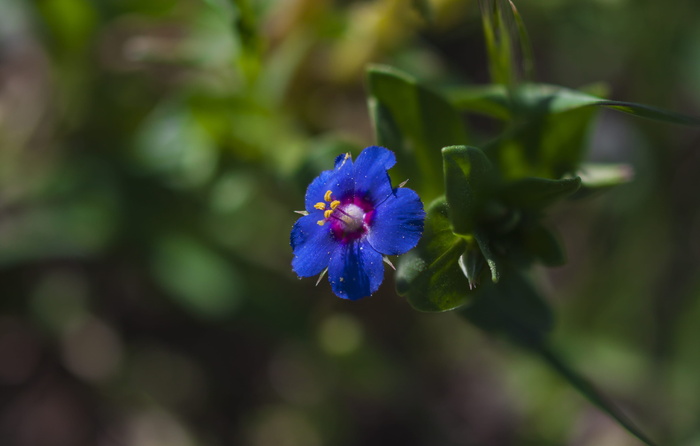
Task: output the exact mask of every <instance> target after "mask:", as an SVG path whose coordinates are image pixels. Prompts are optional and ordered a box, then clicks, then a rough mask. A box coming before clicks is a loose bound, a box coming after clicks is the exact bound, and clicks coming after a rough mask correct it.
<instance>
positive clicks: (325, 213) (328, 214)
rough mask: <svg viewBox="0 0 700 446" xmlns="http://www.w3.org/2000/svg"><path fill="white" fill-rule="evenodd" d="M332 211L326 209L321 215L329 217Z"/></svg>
mask: <svg viewBox="0 0 700 446" xmlns="http://www.w3.org/2000/svg"><path fill="white" fill-rule="evenodd" d="M332 213H333V211H332V210H331V209H328V210H327V211H326V212H324V213H323V216H324V217H326V218H331V214H332Z"/></svg>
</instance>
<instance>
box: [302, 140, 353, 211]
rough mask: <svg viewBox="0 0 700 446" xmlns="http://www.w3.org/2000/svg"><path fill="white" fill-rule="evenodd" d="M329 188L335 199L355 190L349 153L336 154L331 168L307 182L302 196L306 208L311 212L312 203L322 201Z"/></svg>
mask: <svg viewBox="0 0 700 446" xmlns="http://www.w3.org/2000/svg"><path fill="white" fill-rule="evenodd" d="M329 190H330V191H332V192H333V196H334V197H336V199H339V198H340V197H341V196H343V197H345V196H347V195H349V194H352V193H353V191H354V190H355V182H354V169H353V163H352V158H351V157H350V156H349V154H343V155H340V156H338V157H337V158H336V161H335V168H334V169H333V170H324V171H323V172H321V175H319V176H317V177H316V178H314V180H313V181H312V182H311V184H309V187H307V188H306V196H305V198H304V204H305V206H306V210H307V211H308V212H313V211H314V210H315V209H314V205H315V204H316V203H322V202H324V196H325V195H326V191H329Z"/></svg>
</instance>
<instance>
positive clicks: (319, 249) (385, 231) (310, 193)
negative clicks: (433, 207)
mask: <svg viewBox="0 0 700 446" xmlns="http://www.w3.org/2000/svg"><path fill="white" fill-rule="evenodd" d="M394 164H396V157H395V156H394V153H393V152H391V151H390V150H388V149H385V148H384V147H377V146H372V147H367V148H366V149H365V150H363V151H362V153H360V156H358V157H357V161H355V162H354V163H353V161H352V158H351V156H350V154H349V153H348V154H343V155H340V156H338V158H336V160H335V168H334V169H333V170H326V171H324V172H322V173H321V175H319V176H318V177H316V179H314V180H313V181H312V182H311V184H310V185H309V187H308V189H307V190H306V199H305V201H306V203H305V207H306V212H304V213H305V214H306V213H308V214H307V215H304V216H303V217H301V218H300V219H299V220H297V222H296V223H295V224H294V227H293V228H292V233H291V237H290V239H291V245H292V250H293V251H294V259H293V260H292V268H293V269H294V271H295V272H296V273H297V274H298V275H299V276H300V277H311V276H315V275H317V274H321V273H323V272H325V270H326V268H327V269H328V279H329V280H330V283H331V287H332V288H333V292H334V293H335V294H336V295H338V297H341V298H343V299H351V300H356V299H360V298H361V297H365V296H369V295H371V294H372V293H374V292H375V291H377V289H378V288H379V285H380V284H381V283H382V279H383V278H384V264H383V260H384V258H383V257H384V256H385V255H398V254H403V253H405V252H406V251H408V250H410V249H411V248H413V247H414V246H416V244H417V243H418V240H419V239H420V237H421V234H422V232H423V220H424V219H425V211H424V210H423V203H421V201H420V198H419V197H418V194H416V193H415V192H414V191H412V190H410V189H406V188H403V187H399V188H392V187H391V180H390V179H389V174H388V173H387V170H388V169H390V168H391V167H392V166H393V165H394Z"/></svg>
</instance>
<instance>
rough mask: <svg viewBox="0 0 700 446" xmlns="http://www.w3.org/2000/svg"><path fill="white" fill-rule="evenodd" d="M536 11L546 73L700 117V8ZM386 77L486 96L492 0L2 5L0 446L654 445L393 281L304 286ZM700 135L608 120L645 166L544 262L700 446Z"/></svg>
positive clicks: (581, 359)
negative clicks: (485, 32) (478, 89)
mask: <svg viewBox="0 0 700 446" xmlns="http://www.w3.org/2000/svg"><path fill="white" fill-rule="evenodd" d="M425 4H428V5H429V6H430V7H431V9H432V20H429V21H428V20H426V18H425V16H423V15H421V14H419V12H418V10H419V9H420V6H421V5H425ZM517 5H518V7H519V9H520V12H521V14H522V16H523V18H524V20H525V23H526V25H527V26H528V29H529V32H530V35H531V39H532V43H533V47H534V54H535V59H536V73H537V80H538V81H542V82H548V83H554V84H560V85H564V86H567V87H573V88H577V87H580V86H583V85H589V84H592V83H596V82H599V81H602V82H604V83H606V84H607V85H608V87H609V91H610V97H612V98H614V99H618V100H628V101H634V102H641V103H647V104H649V105H654V106H658V107H665V108H668V109H672V110H676V111H679V112H683V113H687V114H692V115H695V116H700V5H699V4H698V3H697V1H696V0H676V1H674V2H673V4H672V5H670V4H667V3H664V2H659V1H654V0H636V1H632V0H583V1H577V2H571V1H565V0H539V1H537V2H534V1H521V2H519V3H517ZM370 62H382V63H388V64H391V65H394V66H396V67H399V68H401V69H403V70H406V71H408V72H410V73H412V74H414V75H416V76H417V77H419V78H421V79H424V80H427V81H429V82H431V83H432V84H433V85H435V86H445V85H451V84H455V83H458V82H459V83H484V82H488V72H487V71H488V70H487V63H486V58H485V51H484V47H483V36H482V30H481V23H480V17H479V7H478V4H477V3H476V1H469V0H430V1H426V2H419V1H414V2H411V1H408V0H365V1H347V0H346V1H343V0H236V1H233V0H0V294H1V296H2V297H1V298H0V443H1V444H3V445H8V446H15V445H17V446H20V445H21V446H34V445H37V446H82V445H100V446H111V445H115V446H118V445H125V446H127V445H128V446H194V445H207V446H208V445H212V446H219V445H251V446H297V445H298V446H322V445H334V446H335V445H338V446H343V445H386V444H401V445H406V446H411V445H480V446H482V445H483V446H489V445H494V446H496V445H538V446H542V445H561V444H567V445H581V446H583V445H596V446H605V445H617V446H620V445H623V446H624V445H636V444H639V443H638V442H637V441H636V440H634V439H633V438H632V437H631V436H629V435H628V434H627V433H626V432H624V431H623V430H621V428H619V427H617V425H615V424H614V423H613V422H611V421H609V420H608V419H607V418H606V416H604V415H602V414H601V413H600V412H599V411H598V410H597V409H595V408H593V407H592V406H591V405H590V404H589V403H588V402H586V401H585V400H584V399H583V398H582V397H581V396H579V395H578V394H577V393H576V392H575V391H574V390H573V389H571V388H570V387H569V386H568V385H567V384H566V383H564V382H563V381H561V380H560V379H559V378H558V377H557V376H555V375H554V374H553V373H552V372H550V371H549V370H548V369H546V368H545V367H544V366H543V365H542V364H540V363H538V362H537V361H536V360H535V359H532V358H530V357H528V356H526V355H525V354H524V353H522V352H521V351H519V350H517V349H515V348H513V347H511V346H509V345H506V344H504V343H502V342H499V341H498V340H494V339H489V338H487V337H485V336H484V335H483V334H482V333H480V332H478V331H477V330H476V329H474V328H473V327H470V326H468V325H466V324H465V323H464V322H463V321H462V320H460V319H459V318H458V317H457V316H456V315H453V314H421V313H417V312H415V311H413V310H412V309H411V308H410V306H409V305H408V304H407V303H406V302H405V301H404V300H403V299H402V298H400V297H398V296H397V295H396V293H395V292H394V289H393V277H392V275H391V274H387V277H386V278H385V283H384V284H383V285H382V288H381V289H380V292H379V293H377V294H376V295H375V296H373V297H371V298H367V299H363V300H361V301H357V302H348V301H343V300H341V299H338V298H337V297H335V296H334V295H333V294H332V292H331V290H330V286H329V285H328V283H327V282H326V281H322V282H321V284H319V285H318V286H314V284H315V279H305V280H298V279H297V277H296V276H295V275H294V274H293V272H292V271H291V268H290V261H291V257H292V255H291V249H290V247H289V231H290V229H291V226H292V224H293V222H294V221H295V219H296V217H297V216H296V215H295V214H294V213H293V212H292V211H293V210H296V209H300V208H302V207H303V194H304V191H305V188H306V185H307V184H308V183H309V182H310V180H311V179H313V178H314V177H315V176H316V175H318V173H319V172H320V171H321V170H324V169H329V168H330V167H331V165H332V160H333V157H334V156H335V155H337V154H338V153H341V152H345V151H352V152H353V153H354V154H355V155H357V153H359V151H360V150H361V149H362V148H363V147H365V146H367V145H371V144H372V143H373V135H372V129H371V125H370V121H369V117H368V112H367V106H366V95H365V90H364V86H363V78H364V70H365V68H366V65H367V64H368V63H370ZM476 124H477V125H476V128H477V129H478V124H479V122H478V121H477V122H476ZM698 149H700V135H699V133H698V131H697V130H695V129H689V128H682V127H678V126H672V125H667V124H658V123H654V122H651V121H644V120H640V119H635V118H633V117H630V116H627V115H621V114H615V113H614V112H603V113H602V114H601V115H600V116H599V119H598V120H597V125H596V127H595V128H594V129H593V130H592V132H591V135H590V153H589V157H590V160H593V161H605V162H624V163H630V164H631V165H632V166H633V167H634V169H635V172H636V173H635V180H634V181H633V182H632V183H630V184H627V185H625V186H620V187H618V188H616V189H614V190H612V191H610V192H608V193H606V194H602V195H599V196H595V197H589V198H586V199H582V200H579V201H575V202H568V203H564V204H561V205H559V206H558V207H557V209H556V211H555V212H553V213H551V215H550V216H549V219H550V221H551V222H552V224H553V225H554V227H556V228H557V229H558V230H559V232H560V234H561V237H562V240H563V241H564V244H565V246H566V249H567V252H568V256H569V264H568V265H567V266H566V267H563V268H558V269H553V270H544V269H542V270H541V271H538V274H539V277H540V279H539V281H540V284H541V286H543V287H544V289H545V290H546V291H547V297H548V298H549V300H550V301H551V303H552V305H553V306H554V308H555V310H556V312H557V316H558V321H557V328H556V331H555V333H554V337H553V339H554V342H555V344H556V346H557V348H558V349H559V350H560V351H562V352H563V353H564V355H565V356H566V357H568V358H569V359H570V360H571V361H572V362H573V363H574V364H575V365H576V366H577V367H579V368H580V369H581V370H582V371H583V372H584V373H585V374H586V375H587V376H589V377H590V378H591V379H592V380H594V381H595V382H597V383H598V384H599V386H600V387H601V388H602V389H603V390H604V392H605V393H607V394H608V395H609V396H611V397H612V398H613V399H614V400H615V401H616V402H618V404H619V405H620V406H622V407H624V408H626V409H627V410H628V411H629V412H630V413H631V414H633V418H635V419H636V420H637V421H638V423H639V424H640V425H641V426H642V427H643V428H645V429H646V430H648V431H650V432H651V435H652V436H653V437H655V438H661V439H666V440H668V439H671V440H672V442H673V443H674V444H676V445H688V446H690V445H700V422H699V421H698V420H699V419H700V417H699V416H698V414H699V413H700V379H698V370H699V369H700V349H698V348H697V345H696V342H697V339H699V338H700V299H699V298H700V274H698V270H699V268H698V266H699V265H700V212H698V210H699V209H700V195H698V193H697V191H698V190H700V175H698V174H697V171H698V170H699V169H700V151H699V150H698ZM402 180H403V178H400V179H399V178H394V181H395V182H396V183H398V182H399V181H402Z"/></svg>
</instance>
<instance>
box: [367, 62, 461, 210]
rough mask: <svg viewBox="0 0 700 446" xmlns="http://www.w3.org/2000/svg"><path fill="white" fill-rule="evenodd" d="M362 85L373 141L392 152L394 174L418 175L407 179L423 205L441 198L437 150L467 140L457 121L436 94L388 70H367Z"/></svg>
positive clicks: (454, 111)
mask: <svg viewBox="0 0 700 446" xmlns="http://www.w3.org/2000/svg"><path fill="white" fill-rule="evenodd" d="M367 81H368V88H369V94H370V106H371V107H372V109H373V111H372V117H373V119H374V127H375V132H376V134H377V139H378V140H379V141H385V142H386V143H387V147H388V148H389V149H392V150H394V151H395V152H396V155H397V161H398V162H397V166H398V169H397V170H398V172H399V173H400V174H403V173H404V171H401V169H406V172H411V173H413V172H415V173H417V174H418V175H419V177H418V178H416V177H415V175H414V176H411V177H410V178H411V179H412V180H414V184H418V186H415V187H417V188H418V189H419V190H418V192H419V193H420V195H421V197H423V198H424V199H425V200H427V201H430V200H432V199H434V198H436V197H437V196H439V195H441V194H442V157H441V155H440V149H442V148H443V147H446V146H450V145H454V144H464V143H465V142H466V141H467V134H466V130H465V125H464V122H463V120H462V117H461V116H460V114H459V113H458V112H457V110H455V109H454V107H453V106H452V105H451V104H450V103H449V102H448V101H447V99H445V98H444V97H443V96H441V95H440V94H439V93H436V92H434V91H433V90H431V89H429V88H427V87H426V86H424V85H423V84H421V83H420V82H418V81H417V80H416V79H415V78H413V77H411V76H409V75H408V74H406V73H403V72H401V71H399V70H396V69H394V68H390V67H386V66H373V67H371V68H370V69H369V70H368V72H367ZM397 130H398V132H397ZM397 133H398V134H399V135H400V136H401V137H400V138H399V137H397V136H398V135H397ZM380 143H381V142H380ZM389 144H395V146H392V145H389Z"/></svg>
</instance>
